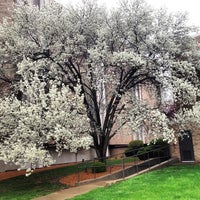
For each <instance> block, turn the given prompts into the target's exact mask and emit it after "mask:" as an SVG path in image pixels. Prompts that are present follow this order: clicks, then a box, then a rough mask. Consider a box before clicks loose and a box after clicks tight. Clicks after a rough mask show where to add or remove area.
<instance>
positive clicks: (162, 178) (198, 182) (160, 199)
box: [73, 165, 200, 200]
mask: <svg viewBox="0 0 200 200" xmlns="http://www.w3.org/2000/svg"><path fill="white" fill-rule="evenodd" d="M172 199H173V200H177V199H181V200H193V199H196V200H199V199H200V166H199V165H175V166H171V167H166V168H164V169H160V170H155V171H152V172H149V173H146V174H143V175H140V176H137V177H134V178H131V179H128V180H126V181H122V182H119V183H116V184H113V185H111V186H110V187H107V188H98V189H96V190H93V191H91V192H89V193H87V194H84V195H81V196H77V197H75V198H73V200H172Z"/></svg>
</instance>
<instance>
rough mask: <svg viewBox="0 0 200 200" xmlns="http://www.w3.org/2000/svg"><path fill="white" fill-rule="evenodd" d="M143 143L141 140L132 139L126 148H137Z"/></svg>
mask: <svg viewBox="0 0 200 200" xmlns="http://www.w3.org/2000/svg"><path fill="white" fill-rule="evenodd" d="M143 145H144V143H143V141H142V140H132V141H130V142H129V144H128V148H130V149H138V148H140V147H143Z"/></svg>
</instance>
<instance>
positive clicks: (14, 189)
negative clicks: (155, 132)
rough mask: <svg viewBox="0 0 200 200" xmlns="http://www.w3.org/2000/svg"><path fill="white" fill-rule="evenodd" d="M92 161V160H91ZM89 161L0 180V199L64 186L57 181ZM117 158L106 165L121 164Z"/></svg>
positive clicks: (21, 198) (16, 199) (22, 198)
mask: <svg viewBox="0 0 200 200" xmlns="http://www.w3.org/2000/svg"><path fill="white" fill-rule="evenodd" d="M133 161H134V159H133V158H126V159H125V162H133ZM91 163H92V162H91ZM91 163H88V164H86V163H81V164H79V165H78V167H77V166H67V167H62V168H58V169H53V170H48V171H43V172H39V173H33V174H32V175H31V176H29V177H26V176H24V175H23V176H18V177H15V178H11V179H8V180H4V181H0V200H29V199H32V198H34V197H38V196H43V195H45V194H49V193H52V192H54V191H58V190H61V189H64V188H67V186H66V185H62V184H60V183H59V179H60V178H61V177H64V176H67V175H69V174H72V173H76V172H77V171H78V170H79V171H83V170H85V168H86V167H87V168H90V165H91ZM121 163H122V161H121V160H118V159H114V160H110V161H108V163H107V165H108V166H111V165H116V164H120V165H121Z"/></svg>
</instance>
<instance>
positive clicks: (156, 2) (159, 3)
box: [56, 0, 200, 27]
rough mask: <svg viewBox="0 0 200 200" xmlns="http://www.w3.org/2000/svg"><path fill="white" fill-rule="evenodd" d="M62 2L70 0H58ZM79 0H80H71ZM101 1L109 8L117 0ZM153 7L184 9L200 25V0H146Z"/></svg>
mask: <svg viewBox="0 0 200 200" xmlns="http://www.w3.org/2000/svg"><path fill="white" fill-rule="evenodd" d="M56 1H57V2H60V3H62V4H65V3H67V2H69V1H70V0H56ZM71 1H73V2H78V1H80V0H71ZM99 2H100V3H102V4H106V5H107V6H108V7H109V8H110V7H112V6H115V5H116V2H117V0H99ZM146 2H147V3H148V4H150V5H151V6H152V7H155V8H160V7H166V8H167V9H168V10H169V11H172V12H174V11H183V12H188V14H189V23H190V24H191V25H196V26H199V27H200V0H146Z"/></svg>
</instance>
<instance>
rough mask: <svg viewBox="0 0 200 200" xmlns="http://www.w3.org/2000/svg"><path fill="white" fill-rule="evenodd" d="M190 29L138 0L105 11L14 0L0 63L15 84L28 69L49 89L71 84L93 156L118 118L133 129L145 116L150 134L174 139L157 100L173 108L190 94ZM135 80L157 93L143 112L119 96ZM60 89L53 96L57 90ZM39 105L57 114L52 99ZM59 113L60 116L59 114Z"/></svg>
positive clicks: (1, 34) (195, 78)
mask: <svg viewBox="0 0 200 200" xmlns="http://www.w3.org/2000/svg"><path fill="white" fill-rule="evenodd" d="M194 31H195V28H193V27H191V26H189V25H188V24H187V19H186V15H185V14H183V13H175V14H173V13H168V12H167V10H165V9H159V10H155V9H153V8H151V7H150V6H149V5H147V4H146V2H145V1H143V0H130V1H129V0H125V1H122V2H121V3H120V6H119V7H118V8H116V9H113V10H112V11H106V10H105V9H104V8H103V7H100V6H98V3H97V2H96V1H83V2H82V4H80V5H79V6H76V7H74V6H71V5H68V6H66V7H63V6H61V5H59V4H56V3H54V4H51V5H50V6H46V7H43V8H41V9H38V8H37V7H32V6H29V5H27V4H25V5H19V6H16V8H15V9H14V12H13V15H12V19H11V20H9V22H6V21H5V22H4V23H3V24H2V25H1V26H0V46H1V49H0V65H1V66H2V69H3V66H4V65H5V64H7V65H8V64H12V65H14V66H16V68H17V75H18V77H19V78H20V79H21V80H23V81H21V84H22V85H23V84H24V83H28V82H29V83H31V82H32V80H31V77H32V75H34V76H35V74H38V73H37V72H40V73H41V76H42V78H40V79H38V81H40V83H41V85H43V84H44V83H45V84H46V85H47V86H48V87H47V88H50V89H49V92H51V88H54V87H55V86H54V87H53V85H56V87H58V88H60V89H59V90H58V91H57V92H61V91H62V90H65V88H66V87H67V88H69V89H68V90H70V91H72V92H75V91H76V87H78V88H79V89H80V95H81V96H83V98H84V100H83V103H84V106H85V108H86V112H87V116H88V118H89V124H90V130H89V131H88V133H89V135H90V136H91V137H92V139H93V146H94V148H95V150H96V153H97V156H98V157H99V158H101V157H105V156H106V151H107V147H108V145H109V141H110V139H111V138H112V137H113V136H114V135H115V134H116V133H117V131H118V130H119V129H120V127H121V126H123V125H125V124H127V125H130V126H131V127H133V128H134V129H136V128H137V127H138V126H139V124H144V123H143V122H144V121H145V120H146V121H148V122H150V121H152V123H148V124H151V127H152V129H151V133H152V134H153V135H154V136H155V137H160V136H164V137H165V139H168V140H169V141H172V140H173V139H174V137H175V136H174V135H175V133H174V130H173V129H172V125H171V126H169V121H170V120H169V118H168V117H169V116H168V114H169V113H166V114H167V115H164V114H163V107H167V106H172V105H171V104H173V112H174V111H178V110H182V108H184V109H185V108H188V107H190V106H192V105H194V104H195V102H196V101H197V98H198V90H199V60H200V59H199V55H200V54H199V45H198V44H197V42H196V41H195V39H194V38H193V37H192V36H191V33H192V32H194ZM2 71H3V70H2ZM1 77H2V79H4V80H5V81H6V79H5V77H3V75H2V76H1ZM36 77H37V76H36ZM10 82H11V83H12V82H15V81H14V80H13V81H10ZM141 84H143V85H145V86H146V88H150V87H151V86H154V87H151V88H154V95H156V98H157V101H158V102H157V106H156V107H153V108H152V109H153V110H152V111H151V112H149V113H148V115H147V111H144V112H140V111H141V109H142V107H143V106H142V105H143V104H141V103H140V102H139V101H138V99H137V97H133V99H131V100H129V98H128V97H127V96H130V95H129V94H130V93H131V91H132V90H134V88H135V87H137V86H138V85H141ZM39 85H40V84H39ZM39 85H38V88H37V89H38V93H39V94H40V88H41V89H44V88H43V87H40V86H39ZM32 86H33V84H30V88H27V93H29V91H28V89H30V92H31V90H32V89H31V87H32ZM15 88H16V87H15ZM18 91H21V88H19V87H18ZM163 91H170V92H171V94H173V97H172V98H171V100H173V101H171V102H168V100H167V97H166V99H165V97H164V96H163V95H162V92H163ZM22 92H24V91H22ZM54 92H55V88H54ZM38 93H37V94H38ZM65 94H66V93H65ZM45 95H47V96H48V92H47V93H46V94H45ZM60 95H61V97H62V98H61V99H63V98H64V97H65V95H62V94H60ZM27 96H29V95H27ZM125 97H126V98H125ZM38 98H39V96H38ZM59 98H60V97H59ZM27 99H28V98H27ZM27 101H29V100H27ZM27 101H25V103H26V102H27ZM57 101H59V99H58V100H57ZM63 101H64V99H63ZM131 102H132V103H133V105H132V107H131V106H130V103H131ZM40 103H42V102H40ZM68 103H69V104H70V102H67V101H66V102H65V104H66V107H68ZM2 105H3V102H2V103H1V109H2ZM22 105H23V104H22ZM45 105H46V107H47V110H48V111H49V112H50V110H51V109H52V111H51V114H52V116H55V115H57V114H54V111H55V110H54V108H55V107H54V108H53V107H49V105H48V104H45ZM41 106H42V105H41V104H40V106H39V107H40V109H41ZM63 106H64V105H63ZM145 106H146V105H145ZM61 107H62V106H61ZM13 109H14V108H13ZM45 109H46V108H45ZM128 110H129V111H130V112H127V111H128ZM68 111H69V110H67V111H66V112H68ZM20 112H22V111H20ZM27 112H28V111H27ZM55 112H56V111H55ZM167 112H168V111H167ZM127 114H129V115H127ZM138 116H139V117H138ZM147 116H148V117H147ZM69 117H72V119H73V117H75V116H69ZM77 117H78V116H77ZM41 118H42V119H43V115H42V117H41ZM60 118H62V120H61V119H60V120H61V121H63V124H64V121H65V120H66V118H64V117H63V116H62V115H61V116H60ZM67 119H68V118H67ZM84 119H85V118H83V120H84ZM155 119H156V120H155ZM29 120H33V119H29ZM44 120H47V119H45V118H44ZM52 120H53V118H52ZM81 120H82V117H81V118H80V120H79V121H81ZM8 121H9V120H8ZM156 121H157V122H159V123H158V124H157V125H156V123H155V122H156ZM66 123H68V122H67V120H66ZM80 123H81V126H82V125H84V122H80ZM44 127H45V126H44ZM83 127H84V126H83ZM65 128H66V130H70V128H71V127H65ZM68 128H69V129H68ZM73 128H74V127H73ZM50 129H51V128H50ZM86 130H88V129H86ZM50 132H51V131H50ZM78 132H79V131H78ZM155 132H156V133H155ZM76 133H77V132H74V134H76ZM2 134H4V133H2V132H1V135H2ZM24 134H27V132H26V131H25V132H24ZM45 134H47V132H46V133H45ZM45 134H44V135H45ZM57 134H58V135H59V134H60V133H59V131H57ZM33 135H34V134H33ZM66 137H67V136H66ZM3 138H4V137H3ZM5 145H6V144H5Z"/></svg>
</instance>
